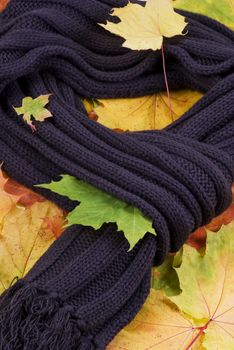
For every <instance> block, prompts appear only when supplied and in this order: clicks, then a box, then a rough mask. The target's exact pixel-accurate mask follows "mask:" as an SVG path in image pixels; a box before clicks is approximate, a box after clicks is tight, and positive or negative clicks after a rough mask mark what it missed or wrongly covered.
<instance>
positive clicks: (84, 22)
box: [0, 0, 234, 350]
mask: <svg viewBox="0 0 234 350" xmlns="http://www.w3.org/2000/svg"><path fill="white" fill-rule="evenodd" d="M126 4H127V0H85V1H84V0H12V1H11V2H10V5H9V6H8V7H7V9H6V10H5V11H4V12H3V13H2V14H1V15H0V122H1V128H0V160H1V161H3V162H4V170H5V171H6V172H7V173H8V174H9V175H10V176H11V177H13V178H14V179H16V180H17V181H19V182H21V183H22V184H24V185H26V186H28V187H30V188H33V189H34V190H35V188H34V187H33V186H34V185H35V184H41V183H49V182H50V181H51V180H59V179H60V175H61V174H71V175H73V176H75V177H77V178H79V179H83V180H85V181H87V182H89V183H91V184H93V185H94V186H97V187H98V188H100V189H102V190H104V191H106V192H108V193H110V194H112V195H114V196H116V197H118V198H120V199H122V200H124V201H126V202H128V203H131V204H132V205H134V206H136V207H138V208H139V209H141V210H142V212H143V213H144V214H145V215H147V216H148V217H150V218H151V219H152V220H153V225H154V227H155V230H156V232H157V237H154V236H153V235H151V234H149V233H147V234H146V235H145V237H144V239H142V240H141V241H140V242H139V243H138V244H137V245H136V246H135V248H134V249H133V250H132V251H130V252H128V247H129V246H128V243H127V241H126V239H125V238H124V235H123V234H122V233H121V232H117V229H116V225H115V224H104V225H103V227H102V228H101V229H100V230H98V231H95V230H93V229H92V228H90V227H82V226H79V225H75V226H72V227H70V228H68V229H66V231H65V232H64V234H63V235H62V237H61V238H60V239H59V240H58V241H56V242H55V243H54V244H53V245H52V247H51V248H50V249H49V250H48V251H47V252H46V254H44V256H42V258H41V259H40V260H39V261H38V262H37V263H36V265H35V266H34V267H33V269H32V270H31V271H30V272H29V274H28V275H27V276H26V277H25V278H23V279H22V280H19V281H18V282H17V283H15V284H14V285H13V286H12V287H11V288H10V289H9V290H8V291H6V292H5V293H4V294H3V295H2V296H1V298H0V349H3V350H18V349H24V350H34V349H41V350H42V349H43V350H55V349H56V350H74V349H81V350H92V349H98V350H101V349H105V348H106V346H107V344H108V343H109V342H110V340H111V339H112V338H113V337H114V336H115V335H116V333H118V332H119V331H120V330H121V328H123V327H124V326H125V325H126V324H127V323H128V322H129V321H131V320H132V319H133V317H134V316H135V315H136V313H137V312H138V310H139V309H140V307H141V306H142V304H143V302H144V301H145V299H146V297H147V295H148V293H149V288H150V278H151V268H152V265H153V264H160V263H161V262H162V261H163V259H164V258H165V256H166V254H167V253H168V252H175V251H177V250H178V249H179V248H180V247H181V246H182V244H183V243H184V242H185V240H186V239H187V237H188V235H189V234H190V233H191V232H193V231H194V230H195V229H196V228H198V227H200V226H202V225H204V224H206V223H208V222H209V221H210V220H211V219H212V218H213V217H214V216H216V215H218V214H220V213H221V212H223V211H224V210H225V209H226V208H227V207H228V206H229V204H230V202H231V185H232V183H233V180H234V73H233V68H234V33H233V32H232V31H231V30H229V29H227V28H226V27H224V26H223V25H221V24H220V23H218V22H216V21H214V20H211V19H209V18H207V17H205V16H201V15H197V14H192V13H188V12H182V11H180V13H182V14H183V15H185V16H186V18H187V21H188V23H189V24H188V26H187V30H188V34H187V35H186V36H182V37H176V38H174V39H170V40H166V41H165V44H164V48H165V57H166V66H167V74H168V81H169V86H170V89H180V88H190V89H196V90H200V91H202V92H204V93H205V96H204V97H203V98H202V99H201V100H200V101H199V102H198V103H196V104H195V105H194V106H193V107H192V108H191V109H190V110H189V111H188V112H187V113H185V114H184V115H183V116H182V117H181V118H180V119H179V120H178V121H176V122H174V123H172V124H171V125H170V126H169V127H167V128H165V129H164V130H161V131H144V132H126V133H123V134H119V133H116V132H114V131H112V130H110V129H108V128H106V127H104V126H102V125H100V124H99V123H97V122H95V121H93V120H90V119H89V118H88V116H87V113H86V112H85V109H84V107H83V104H82V99H81V98H82V97H84V96H85V97H95V98H117V97H136V96H142V95H147V94H152V93H155V92H158V91H160V90H163V89H164V88H165V85H164V77H163V70H162V56H161V52H160V51H158V52H153V51H151V50H148V51H131V50H128V49H126V48H123V47H122V46H121V45H122V42H123V39H121V38H120V37H117V36H115V35H112V34H110V33H109V32H107V31H105V30H104V29H103V28H101V27H100V26H99V25H98V24H97V23H100V22H102V23H103V22H105V20H106V19H110V15H109V13H110V10H111V8H113V7H117V6H124V5H126ZM47 93H51V94H52V97H51V99H50V105H49V109H50V111H51V112H52V114H53V118H50V119H48V120H46V121H45V122H43V123H39V122H35V124H36V128H37V131H36V132H35V133H32V131H31V129H30V127H29V126H28V125H26V124H25V123H24V122H23V121H22V118H20V117H18V116H17V115H16V113H15V112H14V110H13V108H12V106H20V105H21V104H22V99H23V98H24V97H25V96H32V97H37V96H39V95H41V94H47ZM120 118H121V116H120ZM36 191H38V192H39V193H41V194H43V195H44V196H46V197H47V198H49V199H51V200H53V201H54V202H56V203H57V204H58V205H60V206H61V207H62V208H64V209H66V210H71V209H72V208H74V206H75V205H77V204H78V203H77V202H74V201H70V200H68V199H67V198H65V197H62V196H59V195H55V194H52V193H51V192H50V191H48V190H45V189H38V188H37V189H36Z"/></svg>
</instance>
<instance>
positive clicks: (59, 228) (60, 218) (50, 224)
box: [44, 212, 67, 238]
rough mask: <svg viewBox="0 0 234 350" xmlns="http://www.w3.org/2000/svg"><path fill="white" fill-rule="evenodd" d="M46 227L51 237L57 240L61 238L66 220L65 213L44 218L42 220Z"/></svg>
mask: <svg viewBox="0 0 234 350" xmlns="http://www.w3.org/2000/svg"><path fill="white" fill-rule="evenodd" d="M44 222H45V224H46V227H47V228H48V229H49V230H50V231H51V232H52V233H53V235H54V236H55V237H56V238H58V237H60V236H61V234H62V233H63V231H64V229H65V225H67V220H66V219H65V213H64V214H61V213H60V212H59V214H56V215H54V216H52V217H46V218H45V219H44Z"/></svg>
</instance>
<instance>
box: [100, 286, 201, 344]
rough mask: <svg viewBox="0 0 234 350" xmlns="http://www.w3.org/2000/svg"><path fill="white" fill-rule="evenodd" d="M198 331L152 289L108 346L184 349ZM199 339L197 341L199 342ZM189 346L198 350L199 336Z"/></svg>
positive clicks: (161, 293)
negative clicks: (138, 310) (128, 322)
mask: <svg viewBox="0 0 234 350" xmlns="http://www.w3.org/2000/svg"><path fill="white" fill-rule="evenodd" d="M198 333H199V329H196V328H194V326H193V323H192V321H190V320H189V319H186V318H185V317H184V315H183V314H182V313H180V311H179V309H178V308H177V307H176V305H175V304H173V303H172V302H170V300H169V299H168V298H167V297H166V296H165V295H164V293H163V292H162V291H155V290H153V289H151V291H150V295H149V296H148V298H147V300H146V302H145V304H144V305H143V307H142V309H141V310H140V312H139V313H138V314H137V316H136V317H135V319H134V320H133V321H132V322H131V323H130V324H129V325H128V326H127V327H125V328H124V329H123V330H122V331H121V332H120V333H119V334H118V335H117V336H116V337H115V338H114V340H113V341H112V342H111V343H110V344H109V346H108V347H107V350H151V349H152V350H154V349H155V350H185V349H186V346H187V345H188V344H189V343H191V341H192V340H193V339H194V338H195V337H196V335H197V334H198ZM199 343H200V344H199ZM199 343H198V344H196V346H194V347H193V348H191V349H192V350H201V349H203V348H201V347H200V345H201V340H200V339H199Z"/></svg>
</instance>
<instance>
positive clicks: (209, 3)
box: [174, 0, 234, 29]
mask: <svg viewBox="0 0 234 350" xmlns="http://www.w3.org/2000/svg"><path fill="white" fill-rule="evenodd" d="M174 5H175V7H176V8H178V9H183V10H187V11H191V12H195V13H201V14H203V15H206V16H209V17H212V18H214V19H216V20H217V21H219V22H221V23H223V24H226V25H227V26H229V27H230V28H231V29H234V0H221V1H216V0H203V1H198V0H174Z"/></svg>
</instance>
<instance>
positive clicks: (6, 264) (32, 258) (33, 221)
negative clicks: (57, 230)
mask: <svg viewBox="0 0 234 350" xmlns="http://www.w3.org/2000/svg"><path fill="white" fill-rule="evenodd" d="M56 216H57V217H61V220H62V218H63V211H62V210H61V209H59V208H58V207H57V206H56V205H55V204H53V203H51V202H49V201H46V202H43V203H34V204H33V205H32V206H31V207H29V208H23V207H14V208H13V209H11V210H10V212H9V213H8V214H7V215H5V218H4V223H3V225H2V226H1V228H0V293H2V292H3V291H4V290H5V289H7V288H8V287H9V286H10V285H11V283H12V281H13V280H14V279H15V278H16V277H17V278H21V277H23V276H25V274H26V273H27V272H28V271H29V270H30V269H31V267H32V266H33V265H34V264H35V263H36V261H37V260H38V259H39V258H40V257H41V255H43V254H44V253H45V251H46V250H47V249H48V248H49V246H50V245H51V244H52V243H53V242H54V241H55V239H56V238H58V237H57V236H55V234H54V232H53V230H51V228H50V227H48V225H47V224H46V220H49V221H50V220H53V218H54V217H56Z"/></svg>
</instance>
